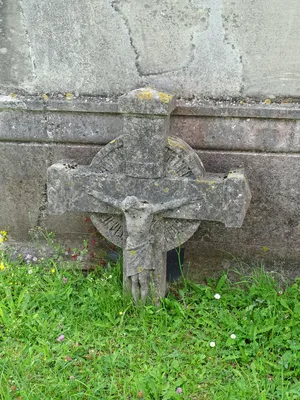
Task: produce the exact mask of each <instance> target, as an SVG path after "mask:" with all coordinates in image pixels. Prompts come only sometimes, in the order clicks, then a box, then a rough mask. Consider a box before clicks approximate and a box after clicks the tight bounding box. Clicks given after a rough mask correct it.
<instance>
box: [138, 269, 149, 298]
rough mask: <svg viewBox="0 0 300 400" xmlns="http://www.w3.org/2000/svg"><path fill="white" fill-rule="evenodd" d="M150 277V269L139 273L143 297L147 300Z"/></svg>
mask: <svg viewBox="0 0 300 400" xmlns="http://www.w3.org/2000/svg"><path fill="white" fill-rule="evenodd" d="M149 278H150V270H147V269H146V270H144V271H142V272H141V273H139V275H138V279H139V282H140V287H141V299H142V300H143V301H145V300H146V298H147V296H148V294H149Z"/></svg>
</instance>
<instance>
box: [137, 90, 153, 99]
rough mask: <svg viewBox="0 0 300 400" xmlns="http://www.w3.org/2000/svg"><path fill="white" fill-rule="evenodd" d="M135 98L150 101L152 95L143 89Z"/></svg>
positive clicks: (149, 91)
mask: <svg viewBox="0 0 300 400" xmlns="http://www.w3.org/2000/svg"><path fill="white" fill-rule="evenodd" d="M137 97H138V98H139V99H141V100H150V99H152V97H153V93H152V91H151V90H149V89H144V90H142V91H141V92H139V93H138V94H137Z"/></svg>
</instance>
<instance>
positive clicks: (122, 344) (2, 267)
mask: <svg viewBox="0 0 300 400" xmlns="http://www.w3.org/2000/svg"><path fill="white" fill-rule="evenodd" d="M299 288H300V280H297V281H296V283H294V284H293V285H290V286H289V287H287V288H286V289H285V290H284V292H282V291H281V290H280V288H279V287H278V286H277V284H276V282H275V281H274V280H273V279H272V278H271V277H270V276H268V275H267V274H266V273H264V272H263V271H259V272H255V273H254V274H253V276H251V277H241V280H240V282H238V283H230V282H229V281H228V280H227V278H226V276H225V275H224V276H223V277H222V278H221V279H220V280H219V281H217V282H215V281H211V282H209V283H208V285H199V284H196V283H192V282H189V281H187V280H183V281H182V282H181V283H177V284H176V285H175V286H172V287H171V291H170V294H169V296H168V297H167V298H165V299H163V300H162V302H161V306H160V307H156V306H153V305H151V304H147V305H142V304H138V305H134V304H133V302H132V300H131V298H128V297H124V296H123V292H122V278H121V266H120V265H117V266H116V267H114V268H112V269H111V270H110V271H108V272H107V271H105V270H104V269H100V270H96V271H93V272H92V273H90V274H88V275H87V276H83V274H82V273H81V272H80V270H76V269H74V268H70V267H68V266H67V265H57V264H56V261H54V260H53V259H52V260H44V261H42V262H41V263H39V264H36V265H33V264H26V263H22V262H18V263H17V262H11V261H8V260H6V259H2V260H0V398H1V399H3V400H6V399H18V400H21V399H22V400H25V399H26V400H41V399H45V400H50V399H55V400H59V399H104V400H105V399H137V398H143V399H155V400H156V399H157V400H158V399H164V400H169V399H174V400H176V399H195V400H200V399H214V400H218V399H225V400H227V399H229V400H235V399H243V400H244V399H247V400H251V399H253V400H257V399H261V400H265V399H270V400H276V399H278V400H279V399H281V400H296V399H299V398H300V383H299V379H300V363H299V350H300V343H299V337H300V326H299V317H300V290H299Z"/></svg>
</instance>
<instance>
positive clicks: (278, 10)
mask: <svg viewBox="0 0 300 400" xmlns="http://www.w3.org/2000/svg"><path fill="white" fill-rule="evenodd" d="M223 3H224V6H223V25H224V29H225V36H224V39H225V42H227V43H230V44H232V45H233V46H235V47H237V48H238V49H239V50H240V54H241V57H242V65H243V85H244V89H243V93H244V94H245V95H247V96H257V97H261V96H266V97H269V96H295V97H299V90H300V76H299V62H300V53H299V36H300V25H299V18H300V3H299V1H298V0H290V1H289V2H288V3H285V4H284V6H283V3H282V1H280V0H274V1H260V0H254V1H245V2H244V1H238V0H237V1H232V0H225V1H224V2H223ZM270 32H272V35H271V34H270Z"/></svg>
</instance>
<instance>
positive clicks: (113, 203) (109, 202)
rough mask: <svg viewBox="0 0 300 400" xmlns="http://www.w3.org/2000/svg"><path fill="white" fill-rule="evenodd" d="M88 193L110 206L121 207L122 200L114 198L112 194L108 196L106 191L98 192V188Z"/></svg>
mask: <svg viewBox="0 0 300 400" xmlns="http://www.w3.org/2000/svg"><path fill="white" fill-rule="evenodd" d="M88 195H90V196H93V197H95V198H96V199H98V200H100V201H101V202H102V203H105V204H107V205H109V206H112V207H116V208H121V203H122V202H121V201H120V200H116V199H113V198H112V197H110V196H107V195H106V194H105V193H101V192H97V191H96V190H92V191H91V192H88Z"/></svg>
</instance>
